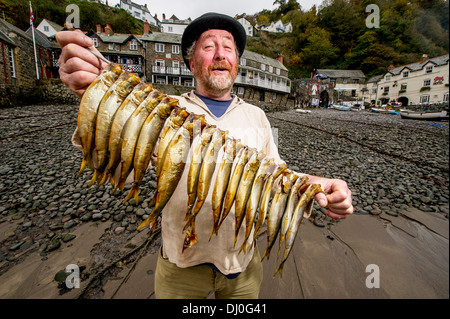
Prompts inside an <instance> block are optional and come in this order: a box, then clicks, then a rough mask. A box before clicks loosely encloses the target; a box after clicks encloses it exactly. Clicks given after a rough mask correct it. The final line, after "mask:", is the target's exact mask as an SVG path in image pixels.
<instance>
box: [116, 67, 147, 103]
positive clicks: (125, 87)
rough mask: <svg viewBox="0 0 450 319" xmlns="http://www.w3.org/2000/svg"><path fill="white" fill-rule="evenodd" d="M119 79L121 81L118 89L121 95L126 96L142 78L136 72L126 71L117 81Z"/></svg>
mask: <svg viewBox="0 0 450 319" xmlns="http://www.w3.org/2000/svg"><path fill="white" fill-rule="evenodd" d="M119 80H121V82H119V83H118V84H117V87H116V91H117V93H118V94H119V95H120V96H122V97H126V96H127V95H128V94H130V92H131V91H132V90H133V88H134V87H135V86H136V85H138V84H139V82H140V81H141V78H140V77H139V76H138V75H137V74H135V73H129V72H126V71H125V72H124V73H122V75H121V76H120V77H119V79H118V80H117V81H119Z"/></svg>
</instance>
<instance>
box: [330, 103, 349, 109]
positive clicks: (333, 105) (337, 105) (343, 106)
mask: <svg viewBox="0 0 450 319" xmlns="http://www.w3.org/2000/svg"><path fill="white" fill-rule="evenodd" d="M331 107H332V108H333V109H335V110H339V111H351V110H352V107H351V106H348V105H342V104H332V105H331Z"/></svg>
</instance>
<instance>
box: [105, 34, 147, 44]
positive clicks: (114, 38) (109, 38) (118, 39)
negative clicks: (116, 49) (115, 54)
mask: <svg viewBox="0 0 450 319" xmlns="http://www.w3.org/2000/svg"><path fill="white" fill-rule="evenodd" d="M96 34H97V35H98V37H99V38H100V39H101V40H102V42H104V43H119V44H122V43H125V42H127V41H128V40H129V39H130V38H135V39H137V40H138V41H140V40H139V39H138V38H137V37H136V36H135V35H133V34H121V33H115V34H112V35H108V34H106V33H96Z"/></svg>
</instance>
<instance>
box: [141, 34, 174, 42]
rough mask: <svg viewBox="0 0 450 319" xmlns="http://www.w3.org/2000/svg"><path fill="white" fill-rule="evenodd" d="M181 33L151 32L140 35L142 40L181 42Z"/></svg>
mask: <svg viewBox="0 0 450 319" xmlns="http://www.w3.org/2000/svg"><path fill="white" fill-rule="evenodd" d="M181 37H182V35H181V34H174V33H162V32H153V33H147V34H144V35H142V36H141V40H142V41H151V42H161V43H174V44H181Z"/></svg>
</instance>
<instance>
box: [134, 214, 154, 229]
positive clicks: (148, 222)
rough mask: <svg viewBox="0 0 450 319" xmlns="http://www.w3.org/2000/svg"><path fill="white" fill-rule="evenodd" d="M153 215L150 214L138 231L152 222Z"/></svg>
mask: <svg viewBox="0 0 450 319" xmlns="http://www.w3.org/2000/svg"><path fill="white" fill-rule="evenodd" d="M150 217H151V216H148V217H147V218H146V219H145V220H144V221H143V222H142V223H141V224H140V225H139V226H138V228H137V229H136V230H137V231H140V230H141V229H142V228H144V227H145V226H147V225H148V224H150V222H151V218H150Z"/></svg>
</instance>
